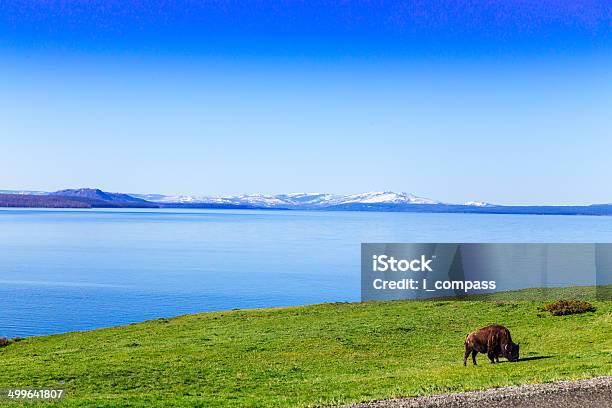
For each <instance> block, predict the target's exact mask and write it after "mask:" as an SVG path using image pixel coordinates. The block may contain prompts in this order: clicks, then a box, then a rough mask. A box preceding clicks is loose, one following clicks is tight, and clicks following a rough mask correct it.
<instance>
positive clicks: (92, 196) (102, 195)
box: [49, 188, 159, 207]
mask: <svg viewBox="0 0 612 408" xmlns="http://www.w3.org/2000/svg"><path fill="white" fill-rule="evenodd" d="M49 195H50V196H62V197H71V198H79V199H85V200H91V202H92V203H97V202H104V203H113V204H117V206H120V207H159V206H158V205H155V204H152V203H150V202H148V201H146V200H143V199H141V198H137V197H132V196H131V195H128V194H122V193H108V192H106V191H102V190H100V189H97V188H78V189H68V190H59V191H55V192H53V193H49Z"/></svg>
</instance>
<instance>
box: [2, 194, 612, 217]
mask: <svg viewBox="0 0 612 408" xmlns="http://www.w3.org/2000/svg"><path fill="white" fill-rule="evenodd" d="M0 207H37V208H45V207H51V208H219V209H223V208H225V209H270V210H283V209H284V210H326V211H379V212H420V213H469V214H541V215H612V204H594V205H578V206H505V205H495V204H489V203H486V202H484V201H468V202H466V203H464V204H452V203H443V202H440V201H436V200H432V199H429V198H424V197H419V196H416V195H414V194H409V193H395V192H392V191H382V192H370V193H361V194H349V195H339V194H328V193H290V194H277V195H265V194H248V195H236V196H167V195H163V194H123V193H109V192H106V191H102V190H99V189H93V188H79V189H69V190H60V191H55V192H53V193H46V192H40V191H15V190H0Z"/></svg>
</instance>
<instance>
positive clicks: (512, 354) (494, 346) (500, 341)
mask: <svg viewBox="0 0 612 408" xmlns="http://www.w3.org/2000/svg"><path fill="white" fill-rule="evenodd" d="M470 353H472V362H473V363H474V365H476V354H478V353H486V355H487V357H489V360H491V363H493V364H494V363H495V362H496V361H497V362H498V363H499V357H500V356H502V357H505V358H507V359H508V360H509V361H518V359H519V345H518V344H514V343H513V342H512V337H510V330H508V329H507V328H505V327H504V326H499V325H491V326H487V327H483V328H482V329H480V330H477V331H475V332H472V333H470V334H468V336H467V337H466V339H465V356H464V357H463V365H464V366H465V365H466V364H467V359H468V356H469V355H470Z"/></svg>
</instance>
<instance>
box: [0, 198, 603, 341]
mask: <svg viewBox="0 0 612 408" xmlns="http://www.w3.org/2000/svg"><path fill="white" fill-rule="evenodd" d="M362 242H612V217H588V216H539V215H489V214H416V213H398V212H394V213H391V212H388V213H382V212H378V213H377V212H345V211H343V212H333V211H321V212H318V211H268V210H157V209H154V210H140V209H129V210H125V209H121V210H117V209H95V210H51V209H50V210H47V209H0V336H7V337H14V336H32V335H41V334H49V333H59V332H66V331H75V330H88V329H94V328H99V327H108V326H114V325H120V324H126V323H131V322H138V321H142V320H147V319H155V318H159V317H168V316H175V315H180V314H185V313H193V312H202V311H211V310H223V309H234V308H255V307H272V306H286V305H301V304H310V303H320V302H330V301H358V300H359V295H360V288H359V282H360V244H361V243H362Z"/></svg>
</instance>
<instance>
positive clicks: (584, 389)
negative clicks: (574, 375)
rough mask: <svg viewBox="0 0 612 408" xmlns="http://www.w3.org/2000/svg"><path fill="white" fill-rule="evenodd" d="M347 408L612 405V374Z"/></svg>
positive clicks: (588, 407) (597, 407) (591, 407)
mask: <svg viewBox="0 0 612 408" xmlns="http://www.w3.org/2000/svg"><path fill="white" fill-rule="evenodd" d="M345 407H346V408H349V407H350V408H425V407H452V408H463V407H471V408H473V407H495V408H506V407H508V408H510V407H538V408H561V407H563V408H565V407H580V408H600V407H601V408H603V407H606V408H609V407H612V377H596V378H591V379H589V380H580V381H559V382H555V383H549V384H529V385H523V386H518V387H503V388H493V389H490V390H486V391H474V392H464V393H461V394H444V395H434V396H430V397H416V398H401V399H394V400H385V401H373V402H367V403H361V404H352V405H345Z"/></svg>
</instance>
